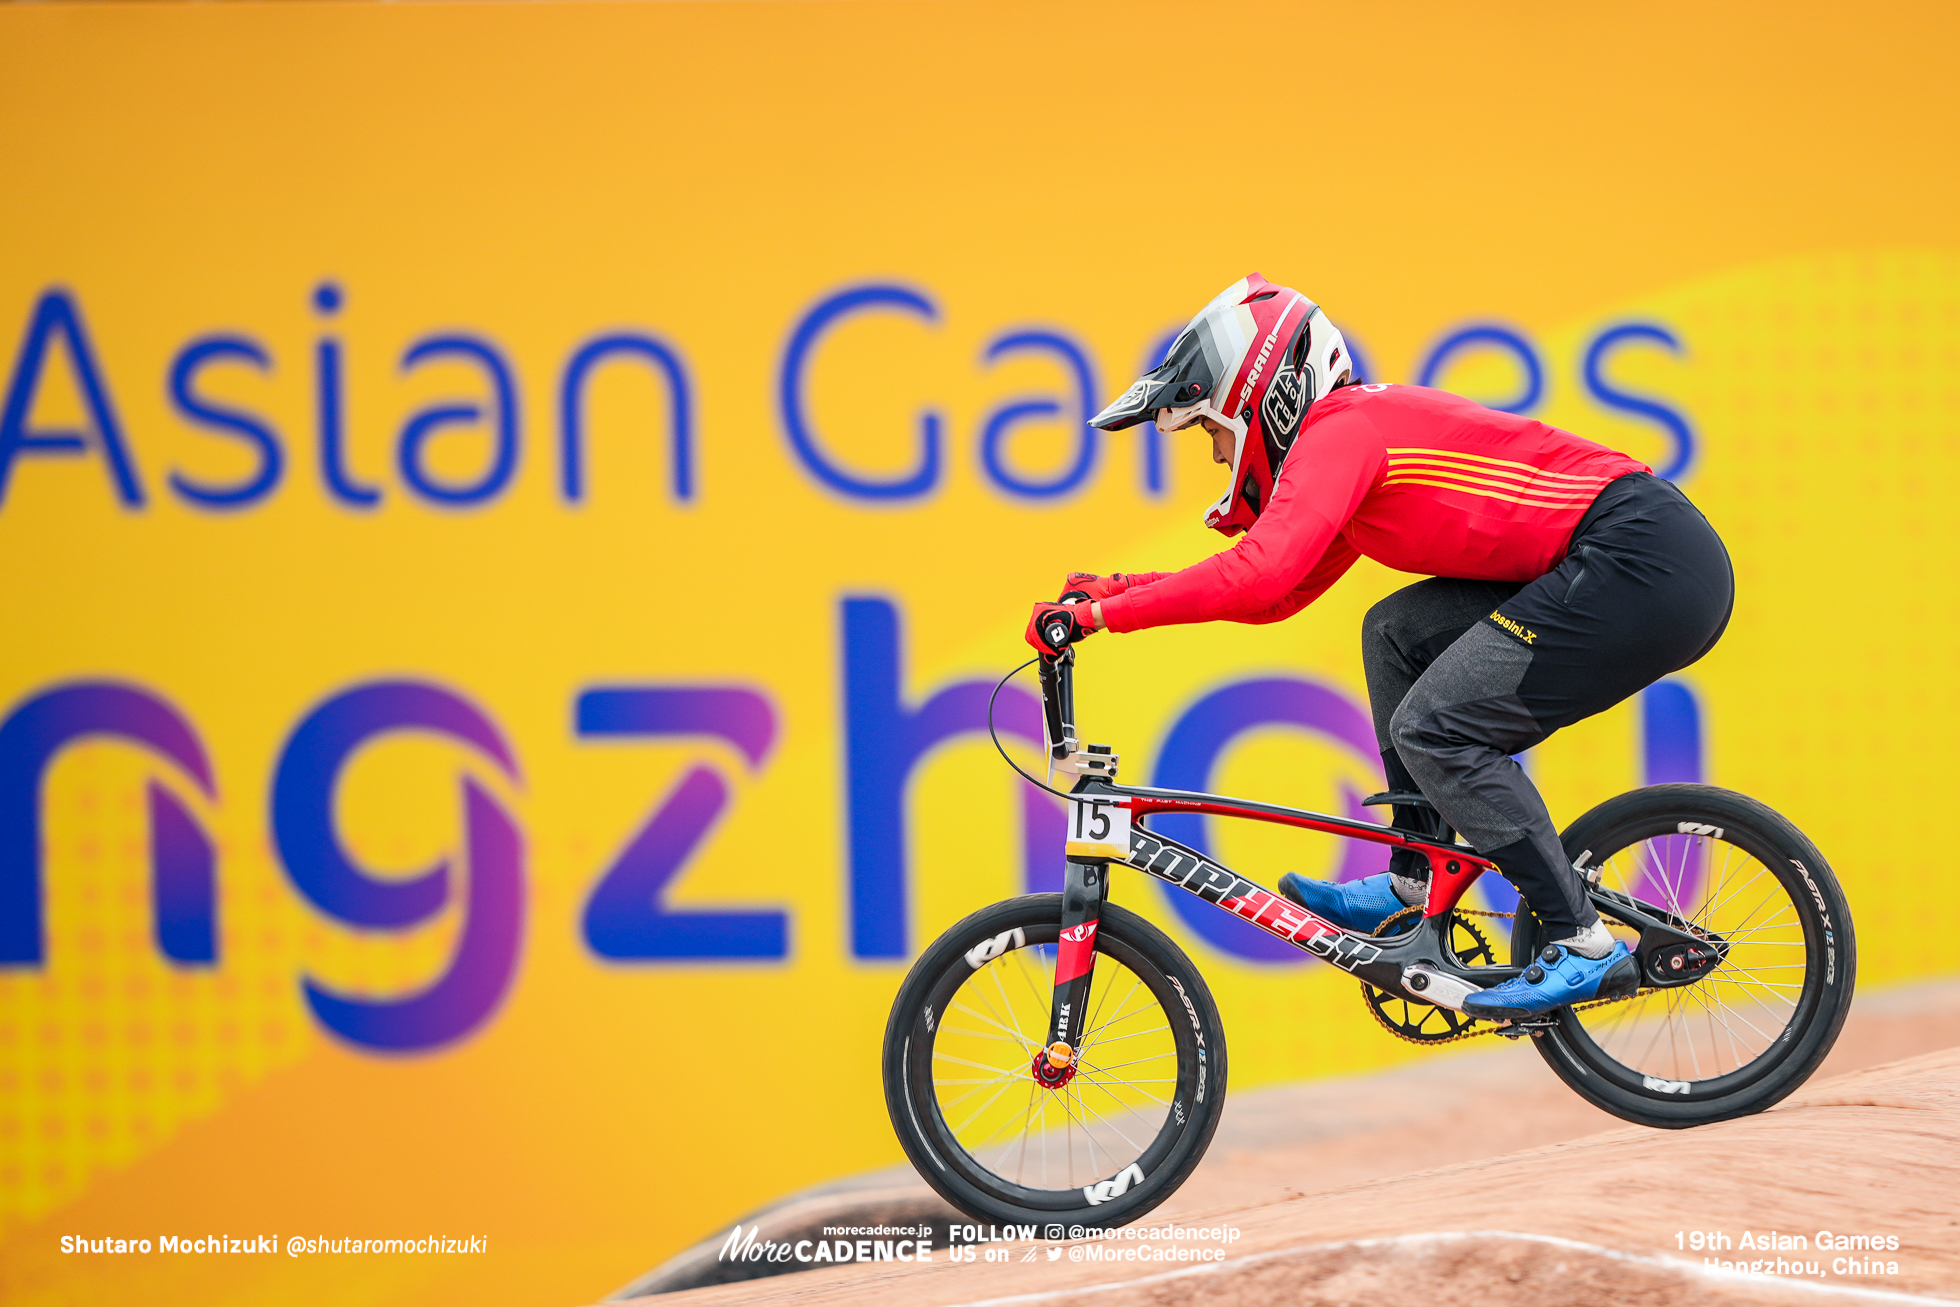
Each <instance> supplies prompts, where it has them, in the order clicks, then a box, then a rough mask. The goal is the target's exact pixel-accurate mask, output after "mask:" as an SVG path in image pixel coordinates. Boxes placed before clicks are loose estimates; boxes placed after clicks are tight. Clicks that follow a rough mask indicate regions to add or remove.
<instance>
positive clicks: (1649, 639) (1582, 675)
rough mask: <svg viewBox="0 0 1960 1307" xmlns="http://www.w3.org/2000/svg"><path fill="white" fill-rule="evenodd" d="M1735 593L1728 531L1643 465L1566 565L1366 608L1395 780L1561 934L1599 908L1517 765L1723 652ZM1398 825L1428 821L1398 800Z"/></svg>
mask: <svg viewBox="0 0 1960 1307" xmlns="http://www.w3.org/2000/svg"><path fill="white" fill-rule="evenodd" d="M1734 602H1735V577H1734V573H1733V571H1732V570H1731V569H1730V566H1729V556H1728V552H1727V551H1726V550H1725V549H1724V548H1723V547H1722V541H1721V538H1720V537H1718V536H1717V535H1716V534H1715V529H1714V528H1713V527H1711V526H1710V525H1709V524H1708V519H1706V518H1704V517H1703V516H1702V515H1701V513H1700V512H1699V511H1698V510H1697V509H1696V508H1695V506H1694V505H1693V504H1691V503H1689V502H1688V500H1687V497H1686V496H1685V495H1683V494H1682V493H1681V492H1680V491H1679V490H1676V489H1675V488H1674V487H1673V486H1672V485H1670V484H1669V483H1667V482H1666V481H1662V480H1661V479H1660V478H1658V477H1655V476H1652V475H1650V474H1648V473H1645V472H1638V473H1633V474H1631V475H1628V476H1623V477H1620V478H1619V479H1618V480H1616V481H1614V482H1612V483H1611V484H1609V485H1608V486H1607V487H1606V489H1604V490H1602V491H1601V492H1600V494H1599V498H1598V499H1596V500H1594V501H1593V505H1592V507H1591V508H1589V509H1587V510H1586V514H1585V516H1584V517H1583V518H1581V519H1580V521H1579V525H1578V526H1577V527H1576V528H1575V529H1574V531H1573V533H1572V542H1571V545H1570V547H1569V549H1568V552H1567V554H1566V557H1565V560H1564V561H1563V562H1561V563H1560V564H1559V565H1558V566H1557V567H1555V568H1553V569H1552V570H1551V571H1550V572H1548V573H1546V574H1545V575H1544V576H1541V577H1539V578H1538V579H1537V580H1535V581H1531V582H1528V583H1525V584H1517V583H1511V582H1494V581H1464V580H1454V579H1451V578H1447V577H1435V578H1432V579H1430V580H1427V581H1418V582H1416V584H1414V585H1412V586H1408V587H1406V588H1404V589H1402V590H1398V591H1396V592H1395V593H1394V594H1392V595H1390V596H1389V597H1388V598H1386V599H1384V600H1382V601H1381V602H1380V603H1378V604H1376V605H1375V606H1374V607H1373V608H1372V609H1370V610H1369V612H1368V616H1367V618H1366V619H1365V620H1364V621H1363V623H1362V628H1361V655H1362V664H1363V667H1364V668H1365V670H1366V672H1367V677H1368V698H1369V700H1370V702H1371V704H1372V706H1373V709H1374V718H1375V734H1376V738H1377V739H1378V741H1379V742H1380V744H1381V749H1382V760H1383V764H1384V766H1385V767H1386V769H1387V772H1388V781H1389V784H1390V785H1391V786H1393V787H1396V788H1417V789H1420V790H1421V791H1422V793H1423V794H1424V795H1425V796H1426V797H1427V798H1428V799H1429V801H1430V802H1431V803H1433V804H1435V805H1436V810H1437V812H1439V813H1440V814H1441V815H1442V817H1443V818H1444V819H1445V820H1447V821H1448V822H1449V824H1450V825H1451V826H1453V827H1455V828H1456V829H1457V830H1458V831H1461V832H1462V833H1463V835H1464V837H1465V838H1467V839H1468V840H1469V841H1470V842H1471V843H1472V844H1473V845H1474V846H1475V847H1476V848H1477V850H1478V852H1480V853H1482V854H1483V855H1484V856H1486V857H1488V858H1489V859H1490V860H1491V861H1492V862H1494V863H1496V864H1497V866H1498V868H1499V870H1501V871H1503V873H1504V874H1505V876H1506V877H1508V878H1509V879H1510V880H1511V882H1512V883H1513V884H1515V885H1516V886H1517V887H1518V891H1519V893H1520V894H1522V895H1523V896H1524V900H1525V902H1526V903H1527V904H1529V905H1530V907H1531V910H1532V911H1533V912H1534V913H1536V914H1537V916H1538V919H1539V921H1540V922H1542V923H1543V924H1544V926H1545V927H1546V929H1547V932H1548V933H1549V935H1550V937H1551V938H1553V939H1561V938H1564V937H1566V936H1568V935H1570V934H1573V933H1576V932H1577V931H1579V930H1583V929H1584V928H1586V927H1587V926H1590V925H1591V924H1592V922H1593V921H1594V920H1595V916H1596V914H1595V913H1594V912H1593V910H1592V908H1591V906H1590V905H1589V904H1588V903H1587V902H1586V899H1585V895H1584V892H1583V890H1582V889H1581V887H1580V884H1579V878H1578V876H1577V875H1576V874H1575V873H1574V872H1573V870H1572V867H1571V865H1570V864H1569V863H1568V862H1567V860H1566V858H1565V855H1564V853H1563V851H1562V850H1561V848H1560V845H1559V839H1558V831H1557V829H1556V828H1555V827H1554V826H1553V825H1552V818H1551V814H1550V813H1549V812H1548V811H1547V810H1546V808H1545V801H1544V800H1543V799H1542V798H1541V797H1539V794H1538V791H1537V789H1536V787H1534V786H1533V785H1532V783H1531V780H1530V778H1529V777H1527V776H1526V775H1525V774H1524V769H1523V768H1521V767H1519V766H1518V764H1517V763H1516V762H1514V761H1513V760H1512V758H1511V755H1512V754H1515V753H1519V752H1521V751H1523V750H1525V749H1528V748H1530V747H1531V746H1532V745H1534V744H1537V743H1539V742H1540V741H1542V740H1544V739H1546V738H1547V737H1548V736H1550V735H1551V734H1552V733H1553V732H1554V731H1557V730H1558V729H1560V728H1561V727H1564V726H1569V725H1571V724H1572V723H1573V722H1576V721H1579V720H1581V719H1582V718H1586V717H1590V716H1592V715H1593V714H1594V713H1598V712H1602V711H1604V710H1605V709H1607V708H1610V707H1612V706H1613V705H1614V704H1616V703H1619V702H1620V701H1621V700H1623V699H1625V698H1627V697H1628V696H1630V695H1632V694H1634V693H1635V692H1637V691H1639V690H1642V689H1644V688H1646V687H1647V686H1649V685H1651V684H1653V683H1654V682H1655V681H1657V680H1659V679H1660V678H1661V677H1663V676H1666V675H1667V674H1668V673H1670V672H1675V671H1679V670H1680V669H1681V668H1683V667H1686V666H1688V664H1690V663H1692V662H1694V661H1695V660H1696V659H1698V658H1700V657H1701V656H1702V655H1703V654H1705V653H1707V652H1708V651H1709V650H1710V649H1712V648H1714V647H1715V642H1716V641H1717V640H1718V639H1720V638H1721V635H1722V631H1723V630H1724V629H1725V628H1726V627H1727V626H1728V621H1729V614H1730V612H1731V611H1732V610H1733V608H1734ZM1396 820H1397V822H1398V823H1400V824H1405V825H1414V826H1416V827H1417V828H1418V829H1420V828H1421V816H1420V815H1419V814H1416V813H1411V812H1408V811H1406V810H1403V809H1398V810H1397V813H1396Z"/></svg>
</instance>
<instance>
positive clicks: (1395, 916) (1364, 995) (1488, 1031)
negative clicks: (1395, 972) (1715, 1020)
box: [1361, 904, 1653, 1048]
mask: <svg viewBox="0 0 1960 1307" xmlns="http://www.w3.org/2000/svg"><path fill="white" fill-rule="evenodd" d="M1420 911H1422V907H1421V905H1420V904H1418V905H1416V906H1414V907H1407V908H1403V909H1402V910H1401V911H1400V912H1395V913H1391V914H1390V915H1389V916H1387V917H1384V918H1383V919H1382V923H1381V925H1379V926H1376V927H1375V933H1376V934H1380V933H1381V932H1382V931H1383V930H1384V929H1386V928H1387V927H1389V926H1391V925H1393V924H1394V923H1396V922H1397V921H1400V920H1401V919H1402V918H1404V917H1406V916H1408V915H1409V914H1411V913H1414V912H1420ZM1450 911H1451V912H1452V913H1453V914H1461V915H1462V916H1466V917H1501V918H1503V919H1505V920H1507V921H1508V920H1513V919H1515V918H1516V917H1517V915H1518V914H1517V913H1515V912H1487V911H1484V910H1483V909H1481V908H1451V909H1450ZM1378 988H1380V987H1379V986H1377V985H1370V984H1369V983H1368V982H1367V981H1365V980H1364V981H1362V982H1361V1005H1362V1006H1363V1007H1365V1008H1367V1009H1368V1015H1369V1016H1371V1017H1373V1018H1374V1019H1375V1024H1376V1025H1378V1026H1380V1027H1381V1028H1382V1029H1383V1030H1386V1031H1387V1032H1388V1033H1389V1034H1391V1035H1393V1036H1395V1037H1396V1038H1397V1039H1399V1040H1401V1041H1402V1042H1403V1043H1405V1044H1416V1045H1419V1046H1421V1047H1423V1048H1439V1047H1441V1046H1442V1045H1444V1044H1460V1043H1462V1042H1463V1041H1464V1040H1466V1039H1477V1038H1480V1037H1481V1036H1484V1035H1501V1034H1503V1033H1504V1027H1503V1026H1498V1025H1486V1026H1484V1027H1483V1028H1482V1029H1481V1030H1465V1031H1463V1032H1462V1033H1461V1034H1455V1035H1445V1036H1443V1037H1442V1038H1441V1039H1416V1038H1414V1037H1413V1036H1410V1035H1405V1034H1403V1033H1402V1032H1401V1031H1400V1030H1397V1029H1396V1028H1395V1027H1394V1026H1392V1025H1390V1024H1389V1021H1388V1018H1387V1017H1385V1016H1383V1015H1382V1014H1381V1012H1380V1011H1378V1010H1377V1009H1376V1007H1375V1005H1374V1004H1373V1003H1370V1002H1369V1001H1368V991H1369V990H1371V989H1378ZM1651 993H1653V991H1652V990H1651V989H1641V990H1636V991H1635V992H1633V993H1631V994H1626V995H1623V996H1621V997H1619V998H1596V999H1593V1000H1592V1001H1591V1002H1590V1003H1574V1004H1572V1005H1571V1008H1572V1010H1573V1011H1574V1012H1584V1011H1586V1010H1587V1009H1588V1008H1596V1007H1605V1006H1607V1005H1608V1004H1610V1003H1624V1002H1626V1001H1627V1000H1628V999H1630V998H1639V997H1640V996H1641V995H1642V994H1651ZM1404 1001H1405V1002H1406V1001H1407V1000H1404ZM1416 1006H1418V1007H1428V1008H1432V1009H1433V1008H1434V1007H1435V1006H1436V1005H1435V1004H1434V1003H1420V1004H1416ZM1466 1015H1467V1014H1466ZM1470 1019H1471V1020H1472V1021H1483V1020H1485V1018H1483V1017H1471V1018H1470Z"/></svg>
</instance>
